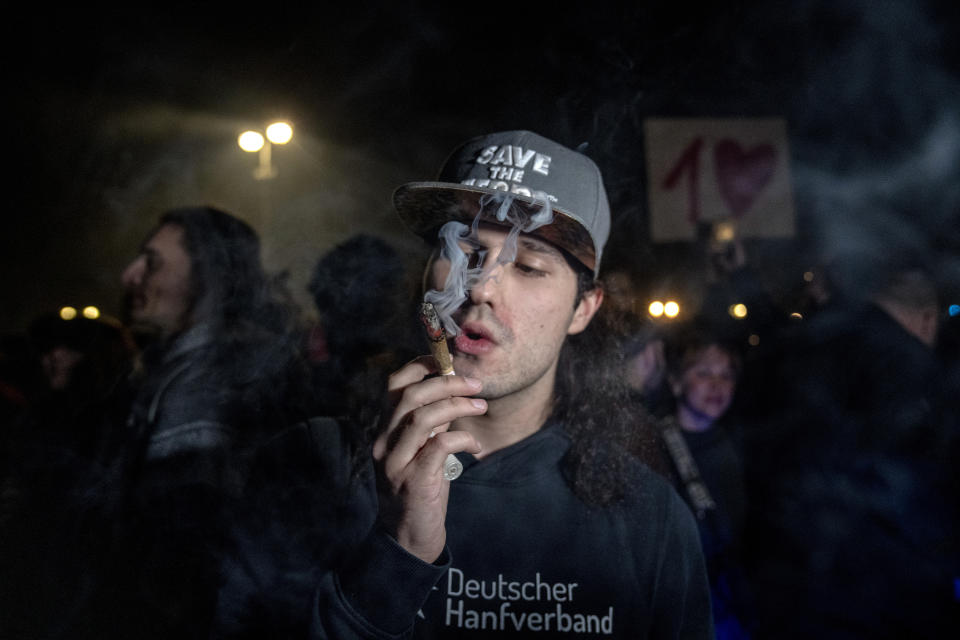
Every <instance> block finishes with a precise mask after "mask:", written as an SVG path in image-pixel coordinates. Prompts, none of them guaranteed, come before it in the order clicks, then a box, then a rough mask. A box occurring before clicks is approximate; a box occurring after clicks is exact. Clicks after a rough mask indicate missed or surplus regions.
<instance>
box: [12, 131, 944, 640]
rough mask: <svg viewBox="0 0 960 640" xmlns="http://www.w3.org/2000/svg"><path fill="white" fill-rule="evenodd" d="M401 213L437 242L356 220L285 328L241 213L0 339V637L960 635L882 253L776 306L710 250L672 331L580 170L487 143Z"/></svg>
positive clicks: (910, 354) (176, 229)
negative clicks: (688, 315)
mask: <svg viewBox="0 0 960 640" xmlns="http://www.w3.org/2000/svg"><path fill="white" fill-rule="evenodd" d="M394 206H395V208H396V210H397V213H398V215H399V217H400V219H401V220H402V222H403V224H404V225H405V226H406V227H407V228H408V229H409V230H411V231H412V232H414V233H416V234H418V235H420V236H422V237H423V238H424V239H425V240H426V242H427V243H428V244H429V245H430V247H432V252H431V253H430V255H429V258H425V259H424V261H423V265H422V267H423V273H422V281H421V278H420V276H421V274H420V273H419V272H417V271H418V269H413V270H411V266H410V261H408V260H404V259H403V257H402V256H401V255H399V254H398V252H397V251H396V249H395V248H394V247H393V246H392V245H391V244H390V243H389V242H388V241H386V240H384V239H382V238H378V237H375V236H373V235H368V234H366V233H362V232H361V233H358V234H357V235H356V236H354V237H352V238H350V239H348V240H347V241H346V242H344V243H342V244H340V245H338V246H336V247H335V248H333V249H332V250H331V251H330V252H328V253H327V254H325V255H324V256H321V257H320V258H319V259H318V262H317V264H316V268H315V271H314V274H313V278H312V279H311V281H310V285H309V291H310V293H311V295H312V297H313V300H314V303H315V307H316V308H315V311H316V319H317V320H316V322H315V323H313V324H312V325H307V324H306V323H305V322H304V317H306V315H305V314H303V313H301V311H302V310H298V309H297V308H296V306H295V305H294V304H293V302H292V297H291V296H290V295H289V291H287V290H286V288H285V287H286V285H285V283H284V281H283V280H282V279H279V278H276V277H271V276H270V275H269V274H267V273H266V272H265V271H264V269H263V267H262V265H261V262H260V246H259V239H258V237H257V234H256V233H255V231H254V230H253V229H252V228H251V227H250V226H249V225H247V224H246V223H245V222H243V221H242V220H240V219H239V218H238V217H236V216H234V215H231V214H229V213H227V212H224V211H220V210H217V209H214V208H211V207H188V208H182V209H175V210H171V211H167V212H165V213H163V214H162V215H161V216H160V218H159V219H158V221H157V224H156V226H155V227H154V228H153V230H152V231H151V232H150V233H149V234H148V236H147V237H146V238H145V240H144V242H143V244H142V246H141V247H140V248H139V252H138V254H137V256H136V257H135V258H134V260H133V261H132V262H131V263H130V265H129V266H128V267H127V268H126V270H125V271H124V272H123V274H122V275H121V276H120V277H121V280H122V284H123V288H124V292H125V299H124V315H123V317H122V318H121V319H120V320H113V319H110V318H100V319H96V320H91V319H87V318H82V317H79V318H74V319H70V320H65V319H63V318H60V317H59V316H56V315H50V316H47V315H43V316H40V317H38V318H37V320H36V321H35V322H34V323H33V324H32V325H31V327H30V328H29V331H28V332H27V333H26V335H25V336H24V337H23V339H21V340H16V339H13V338H11V339H8V340H5V342H4V343H3V345H2V351H0V367H2V368H0V401H2V404H0V420H2V423H0V541H2V543H3V544H2V545H0V577H2V579H0V636H3V637H5V638H87V637H89V638H104V637H117V638H154V637H155V638H194V637H196V638H262V637H270V638H288V637H289V638H354V637H356V638H401V637H414V638H434V637H456V638H460V637H554V636H570V635H574V636H581V637H596V636H611V637H618V638H678V639H679V638H684V639H685V638H726V639H749V638H810V637H815V638H887V637H889V638H901V637H922V638H935V637H945V636H946V635H949V632H950V630H953V631H956V630H958V629H960V626H958V625H960V595H958V593H960V536H958V528H957V527H958V523H960V465H958V464H957V463H958V453H960V449H958V446H960V438H958V436H960V422H958V413H960V409H958V408H957V403H956V401H955V395H956V392H957V391H960V366H958V363H957V361H956V359H955V354H949V357H945V354H946V353H947V352H946V351H945V350H943V349H938V327H939V324H940V322H941V316H942V314H941V313H940V300H939V298H938V289H937V284H938V283H937V281H936V278H935V274H934V273H931V272H930V271H929V269H928V268H926V265H924V264H923V263H922V261H920V260H915V259H913V257H908V258H909V259H908V258H905V259H904V260H902V261H900V260H898V259H896V257H891V256H884V260H883V262H882V263H878V264H877V266H876V268H875V269H872V270H871V273H872V276H873V277H872V278H871V280H870V284H871V286H869V287H865V288H863V289H862V290H861V291H860V292H859V295H855V296H853V295H848V292H840V291H836V290H835V291H833V295H832V296H831V298H830V299H829V301H827V300H823V299H819V300H818V301H817V308H816V309H815V310H814V309H813V308H812V307H811V310H810V312H809V313H807V314H806V316H805V318H804V320H803V322H797V321H790V320H789V319H788V318H787V315H786V313H781V311H780V310H778V309H777V308H776V305H775V304H773V303H772V302H770V300H769V299H768V298H766V297H764V295H763V292H762V288H761V287H757V286H756V279H755V278H751V274H750V267H749V265H748V264H747V261H746V258H745V255H744V253H743V248H742V246H741V245H738V246H737V247H736V252H734V253H732V254H730V256H728V258H727V261H726V262H725V263H723V264H720V265H715V266H718V268H717V270H716V272H715V273H714V274H713V276H714V278H715V279H716V280H717V282H718V287H716V288H715V289H714V290H713V291H712V292H711V293H710V294H708V295H706V296H705V297H704V300H703V304H702V311H701V312H700V313H699V314H698V315H697V317H696V318H693V319H691V320H690V321H685V322H680V323H676V324H672V325H665V324H663V323H656V322H653V321H651V320H650V319H649V318H646V317H645V316H643V315H642V314H640V313H637V312H636V309H635V307H636V305H630V304H626V305H625V304H618V303H617V302H618V300H616V297H622V296H623V295H626V296H629V295H630V293H629V292H627V293H626V294H623V293H621V292H618V293H617V295H616V296H614V295H612V294H613V291H614V286H613V278H612V277H611V278H610V285H609V286H608V287H605V277H606V274H605V271H604V268H602V267H601V265H602V264H603V263H602V258H603V253H604V248H605V245H606V241H607V237H608V234H609V232H610V224H611V217H610V210H609V205H608V203H607V197H606V192H605V190H604V186H603V181H602V178H601V175H600V172H599V170H598V169H597V167H596V165H595V164H594V163H593V162H592V161H591V160H590V159H589V158H587V156H585V155H584V154H583V153H580V152H577V151H573V150H571V149H569V148H567V147H564V146H562V145H559V144H557V143H556V142H554V141H552V140H549V139H546V138H543V137H542V136H539V135H537V134H534V133H531V132H526V131H508V132H500V133H494V134H489V135H484V136H480V137H477V138H474V139H471V140H469V141H467V142H465V143H464V144H463V145H461V146H460V147H458V148H457V149H456V150H454V152H453V153H452V154H451V155H450V156H449V158H448V160H447V162H446V163H445V164H444V166H443V167H442V168H441V171H440V174H439V177H438V178H437V180H436V181H434V182H418V183H410V184H406V185H403V186H401V187H400V188H398V190H397V191H396V192H395V194H394ZM605 266H606V265H604V267H605ZM720 285H722V286H720ZM730 286H735V287H740V290H741V291H744V290H746V291H748V292H749V293H748V295H751V296H753V298H752V301H751V307H752V308H753V309H754V310H755V311H756V313H754V314H753V318H754V319H759V321H760V322H762V323H763V330H764V332H765V333H764V335H765V336H767V337H765V339H764V342H763V344H762V346H761V347H751V346H749V345H748V343H747V342H746V340H745V339H744V335H743V331H742V325H735V323H734V324H731V322H732V321H730V320H729V316H728V315H727V314H726V306H725V303H724V302H721V301H720V296H719V295H717V292H718V291H721V290H722V287H730ZM744 287H745V289H744ZM605 289H606V291H605ZM426 290H431V291H432V292H433V293H434V294H437V296H438V297H436V298H434V299H440V300H443V301H444V303H443V304H439V305H438V306H439V307H440V308H441V310H443V312H444V324H445V326H446V327H447V330H448V336H447V337H448V346H449V349H450V351H451V353H452V358H453V365H454V370H455V373H453V374H451V375H438V365H437V361H436V360H435V358H434V356H432V355H427V354H428V349H427V342H426V339H425V337H424V336H423V328H422V325H420V324H419V320H418V318H417V314H416V312H417V309H418V307H419V301H420V300H421V299H422V297H423V294H424V293H425V291H426ZM605 297H606V298H607V299H606V300H605ZM621 301H622V300H621ZM451 455H454V456H456V457H457V458H458V460H459V461H460V463H461V465H462V469H463V470H462V474H461V475H460V476H459V477H458V478H456V479H454V480H448V479H447V478H445V477H444V475H443V467H444V463H445V460H446V459H447V458H448V457H449V456H451Z"/></svg>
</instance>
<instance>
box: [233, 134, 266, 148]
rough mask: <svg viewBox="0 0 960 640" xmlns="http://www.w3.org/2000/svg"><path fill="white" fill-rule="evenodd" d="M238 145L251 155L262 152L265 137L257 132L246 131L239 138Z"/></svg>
mask: <svg viewBox="0 0 960 640" xmlns="http://www.w3.org/2000/svg"><path fill="white" fill-rule="evenodd" d="M237 144H238V145H240V148H241V149H243V150H244V151H248V152H250V153H253V152H255V151H260V149H262V148H263V144H264V141H263V136H262V135H260V134H259V133H257V132H256V131H244V132H243V133H241V134H240V137H239V138H237Z"/></svg>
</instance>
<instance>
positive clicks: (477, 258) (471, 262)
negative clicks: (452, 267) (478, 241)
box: [467, 251, 483, 269]
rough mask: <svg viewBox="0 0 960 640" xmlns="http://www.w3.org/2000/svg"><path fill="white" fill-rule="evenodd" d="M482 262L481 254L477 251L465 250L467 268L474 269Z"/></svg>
mask: <svg viewBox="0 0 960 640" xmlns="http://www.w3.org/2000/svg"><path fill="white" fill-rule="evenodd" d="M482 262H483V254H481V253H480V252H479V251H468V252H467V268H468V269H476V268H477V267H479V266H480V265H481V263H482Z"/></svg>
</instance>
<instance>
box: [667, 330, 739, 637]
mask: <svg viewBox="0 0 960 640" xmlns="http://www.w3.org/2000/svg"><path fill="white" fill-rule="evenodd" d="M667 358H668V372H669V373H668V379H669V385H670V389H671V391H672V393H673V398H674V400H675V406H674V409H673V411H672V412H671V413H670V414H669V415H667V416H666V417H665V418H664V419H663V421H662V423H661V426H662V434H663V442H664V445H665V448H666V450H667V453H668V455H669V458H670V459H671V461H672V463H673V465H672V469H673V474H672V475H673V477H674V481H675V483H676V486H677V490H678V491H680V493H681V495H683V496H684V497H685V498H686V500H687V503H688V504H689V506H690V508H691V509H692V510H693V512H694V514H695V515H696V517H697V523H698V525H699V528H700V539H701V543H702V545H703V550H704V556H705V557H706V561H707V572H708V575H709V577H710V586H711V600H712V603H713V613H714V623H715V625H716V631H717V637H718V638H748V637H750V633H749V627H750V625H751V624H752V621H751V612H750V593H749V588H748V586H747V584H746V581H745V578H744V575H743V566H742V548H741V547H742V544H743V530H744V524H745V517H746V491H745V487H744V472H743V461H742V456H741V452H740V449H739V445H738V442H737V439H736V437H735V435H734V434H731V432H730V430H729V424H724V421H723V418H724V416H726V415H727V412H728V410H729V409H730V406H731V404H732V402H733V398H734V394H735V392H736V388H737V379H738V377H739V375H740V370H741V366H742V364H741V355H740V353H739V351H738V350H737V349H735V348H734V347H733V346H732V345H730V344H728V343H726V342H725V341H724V340H723V338H721V337H720V336H719V335H718V334H716V333H714V332H713V331H711V330H710V329H709V328H708V327H703V326H696V325H695V324H693V325H690V326H687V327H684V328H682V329H681V330H679V331H677V332H676V333H675V335H673V336H672V338H671V340H670V346H669V349H668V357H667Z"/></svg>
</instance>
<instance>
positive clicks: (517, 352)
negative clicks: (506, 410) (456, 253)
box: [430, 225, 603, 399]
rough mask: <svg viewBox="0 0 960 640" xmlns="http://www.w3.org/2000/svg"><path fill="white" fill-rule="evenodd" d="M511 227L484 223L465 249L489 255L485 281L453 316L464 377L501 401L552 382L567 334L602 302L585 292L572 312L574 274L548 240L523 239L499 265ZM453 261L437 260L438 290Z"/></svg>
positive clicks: (457, 362) (458, 366) (456, 357)
mask: <svg viewBox="0 0 960 640" xmlns="http://www.w3.org/2000/svg"><path fill="white" fill-rule="evenodd" d="M506 237H507V230H506V229H504V228H503V227H498V226H494V225H483V226H481V227H480V228H479V231H478V234H477V237H476V238H472V239H470V240H468V241H465V242H463V243H462V244H461V247H462V248H463V249H464V251H465V252H466V253H467V254H468V255H470V254H473V253H476V252H477V251H479V250H484V251H486V257H485V258H484V264H485V265H486V271H485V276H486V278H485V279H484V280H483V281H482V282H481V283H480V284H479V285H477V286H476V287H474V288H473V289H472V290H471V291H470V294H469V298H468V299H467V302H465V303H464V305H463V307H461V308H460V310H459V311H457V313H456V314H455V315H454V319H455V320H456V321H457V323H458V324H459V325H460V328H461V333H460V335H458V336H457V337H456V339H455V340H454V341H453V347H452V352H453V365H454V369H455V370H456V372H457V373H458V374H460V375H466V376H471V377H474V378H478V379H479V380H481V381H482V382H483V392H482V393H481V394H480V395H481V397H484V398H488V399H496V398H500V397H503V396H506V395H509V394H511V393H515V392H518V391H522V390H524V389H527V388H529V387H531V386H533V385H537V384H548V385H550V386H551V389H552V385H553V380H554V373H555V371H556V366H557V359H558V357H559V354H560V348H561V347H562V346H563V341H564V339H565V338H566V336H567V335H569V334H574V333H579V332H580V331H583V329H584V328H586V326H587V324H588V323H589V322H590V319H591V318H592V317H593V314H594V313H595V312H596V310H597V309H598V308H599V307H600V302H601V300H602V298H603V295H602V292H601V291H600V290H599V289H596V290H593V291H590V292H588V293H587V294H586V295H584V296H583V299H582V300H581V302H580V303H579V304H578V305H577V306H576V308H575V307H574V301H575V300H576V296H577V275H576V273H575V272H574V270H573V269H572V268H571V266H570V265H569V264H568V263H567V261H566V259H565V258H564V256H563V254H561V253H560V251H559V250H558V249H556V248H555V247H554V246H552V245H550V244H549V243H547V242H545V241H543V240H540V239H538V238H535V237H533V236H526V235H521V236H520V238H519V244H518V247H517V257H516V260H515V261H514V262H511V263H508V264H504V265H498V264H497V262H496V260H497V256H498V255H499V254H500V251H501V249H502V248H503V243H504V241H505V239H506ZM449 268H450V263H449V261H447V260H443V259H441V260H437V261H436V262H435V263H434V265H433V267H432V270H431V274H430V276H431V284H432V286H433V287H435V288H440V287H441V286H442V283H443V282H444V281H445V278H446V275H447V271H448V270H449Z"/></svg>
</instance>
